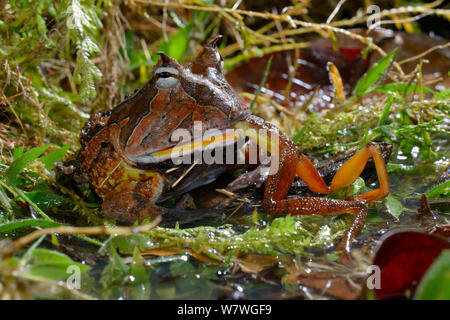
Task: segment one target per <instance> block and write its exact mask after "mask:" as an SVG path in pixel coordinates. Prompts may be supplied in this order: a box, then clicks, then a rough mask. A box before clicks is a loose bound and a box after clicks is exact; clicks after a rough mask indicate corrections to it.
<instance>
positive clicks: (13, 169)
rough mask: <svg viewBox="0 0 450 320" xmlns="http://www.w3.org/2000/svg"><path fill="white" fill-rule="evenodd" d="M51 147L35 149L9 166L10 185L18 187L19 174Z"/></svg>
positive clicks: (7, 177)
mask: <svg viewBox="0 0 450 320" xmlns="http://www.w3.org/2000/svg"><path fill="white" fill-rule="evenodd" d="M48 147H49V145H48V144H47V145H44V146H40V147H37V148H33V149H31V150H29V151H27V152H25V153H22V154H21V155H20V156H19V157H18V158H17V159H14V161H13V162H12V163H11V165H10V166H9V169H8V171H7V172H6V179H7V181H8V183H9V184H12V185H16V184H17V183H18V179H17V176H18V175H19V173H20V172H21V171H22V170H23V169H24V168H25V167H26V166H27V165H28V164H29V163H30V162H32V161H34V160H36V159H37V158H38V157H39V156H40V155H41V154H42V153H44V151H45V150H47V148H48Z"/></svg>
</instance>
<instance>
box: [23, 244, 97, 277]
mask: <svg viewBox="0 0 450 320" xmlns="http://www.w3.org/2000/svg"><path fill="white" fill-rule="evenodd" d="M31 259H32V260H33V261H34V263H32V265H31V270H30V273H31V274H32V275H33V276H37V277H44V278H47V279H52V280H66V279H67V278H68V277H69V276H70V275H71V273H70V272H68V268H69V267H70V266H76V267H78V268H79V269H80V272H84V271H87V270H89V266H87V265H85V264H82V263H78V262H75V261H73V260H72V259H70V258H69V257H68V256H66V255H65V254H62V253H60V252H56V251H52V250H48V249H34V250H33V251H32V252H31Z"/></svg>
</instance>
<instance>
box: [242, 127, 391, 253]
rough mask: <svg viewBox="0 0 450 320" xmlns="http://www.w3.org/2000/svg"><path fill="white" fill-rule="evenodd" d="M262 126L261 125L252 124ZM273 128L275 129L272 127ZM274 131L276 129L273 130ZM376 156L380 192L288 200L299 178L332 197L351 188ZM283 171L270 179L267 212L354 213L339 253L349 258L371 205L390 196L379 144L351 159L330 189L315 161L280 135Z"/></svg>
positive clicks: (265, 194)
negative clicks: (353, 196)
mask: <svg viewBox="0 0 450 320" xmlns="http://www.w3.org/2000/svg"><path fill="white" fill-rule="evenodd" d="M250 125H251V126H252V127H258V126H259V125H258V123H251V122H250ZM270 127H271V126H270ZM272 129H273V128H272ZM370 157H372V158H373V159H374V162H375V167H376V171H377V176H378V180H379V182H380V187H379V189H376V190H373V191H370V192H367V193H364V194H361V195H359V196H356V199H355V200H350V201H349V200H336V199H327V198H323V197H297V198H289V199H285V197H286V195H287V193H288V190H289V188H290V186H291V184H292V182H293V181H294V179H295V177H296V176H298V177H300V178H301V179H302V180H303V181H305V183H306V184H307V185H308V187H309V188H310V189H311V191H313V192H317V193H322V194H328V193H331V192H334V191H337V190H339V189H342V188H344V187H346V186H348V185H351V184H352V183H353V182H354V181H355V180H356V179H357V178H358V177H359V175H360V174H361V172H362V171H363V169H364V167H365V165H366V163H367V160H368V159H369V158H370ZM278 163H279V168H278V170H277V171H276V173H274V174H273V175H269V176H268V178H267V180H266V186H265V190H264V198H263V203H262V205H263V209H264V210H265V211H266V212H267V213H269V214H299V215H311V214H322V215H325V214H336V213H352V214H354V215H355V218H354V220H353V222H352V224H351V225H350V227H349V228H348V230H347V231H346V233H345V235H344V238H343V239H342V241H341V243H340V244H339V245H338V247H337V250H339V251H342V252H343V253H344V255H345V256H346V257H349V254H350V248H351V244H352V241H353V239H354V238H355V237H356V235H358V233H359V232H360V231H361V229H362V228H363V226H364V222H365V218H366V214H367V204H366V201H374V200H377V199H380V198H383V197H384V196H386V195H387V194H388V193H389V179H388V175H387V170H386V165H385V162H384V160H383V157H382V155H381V150H380V148H379V146H378V145H377V144H373V143H369V144H367V145H366V146H365V147H364V148H363V149H361V150H360V151H358V152H357V153H356V154H354V155H353V156H352V157H351V158H350V159H348V160H347V161H346V162H345V163H344V164H343V165H342V167H341V168H340V169H339V170H338V171H337V172H336V174H335V176H334V177H333V180H332V182H331V184H330V187H328V186H327V185H326V183H325V182H324V181H323V179H322V177H321V176H320V174H319V172H318V171H317V169H316V168H315V167H314V165H313V164H312V162H311V161H310V160H309V159H308V158H307V157H306V156H304V155H302V154H299V150H298V148H297V146H296V145H295V144H294V143H293V142H292V141H290V140H289V139H287V138H286V137H284V136H283V135H282V134H280V135H279V161H278Z"/></svg>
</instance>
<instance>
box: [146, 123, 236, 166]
mask: <svg viewBox="0 0 450 320" xmlns="http://www.w3.org/2000/svg"><path fill="white" fill-rule="evenodd" d="M240 137H242V135H240V134H239V133H238V130H236V129H226V130H213V132H211V133H208V132H206V133H205V134H204V135H203V136H202V137H200V138H197V139H192V140H191V141H183V140H182V141H181V142H179V143H178V144H177V145H176V146H174V147H170V148H166V149H162V150H158V151H155V152H153V153H151V154H149V155H145V156H142V157H141V159H139V160H138V161H139V162H145V163H159V162H163V161H166V160H169V159H172V161H173V162H174V163H184V164H186V163H187V162H189V161H192V155H204V154H205V153H206V152H209V153H211V152H213V150H219V149H225V148H227V147H229V146H234V145H235V144H236V143H237V142H238V139H239V138H240ZM144 158H145V159H144ZM194 158H196V157H194ZM194 161H198V159H196V160H194ZM222 163H225V162H222Z"/></svg>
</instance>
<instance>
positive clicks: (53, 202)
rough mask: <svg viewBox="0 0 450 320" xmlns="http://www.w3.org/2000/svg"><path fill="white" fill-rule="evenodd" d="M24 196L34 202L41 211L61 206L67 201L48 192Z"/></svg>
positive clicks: (28, 193)
mask: <svg viewBox="0 0 450 320" xmlns="http://www.w3.org/2000/svg"><path fill="white" fill-rule="evenodd" d="M25 194H26V196H27V197H28V199H30V200H31V201H32V202H34V203H35V204H36V205H37V206H38V207H39V208H41V209H42V210H46V209H48V208H50V207H55V206H61V205H63V204H65V203H67V201H68V200H67V199H66V198H64V197H61V196H59V195H57V194H54V193H50V192H48V191H47V192H44V191H32V192H27V193H25Z"/></svg>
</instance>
